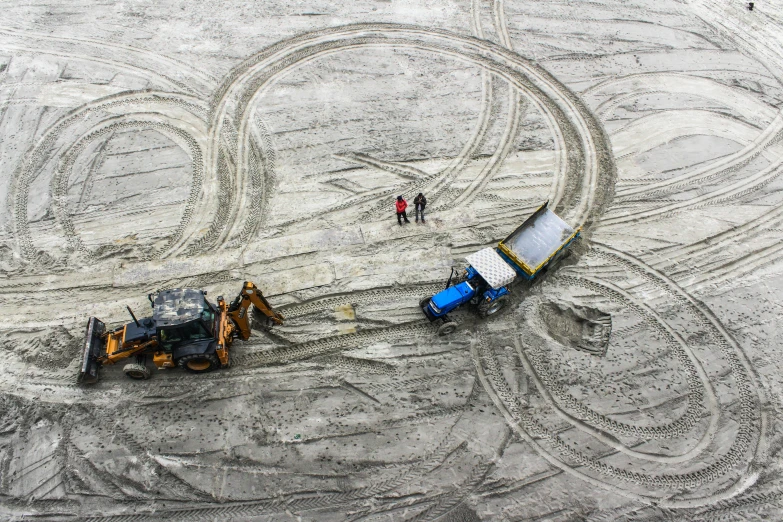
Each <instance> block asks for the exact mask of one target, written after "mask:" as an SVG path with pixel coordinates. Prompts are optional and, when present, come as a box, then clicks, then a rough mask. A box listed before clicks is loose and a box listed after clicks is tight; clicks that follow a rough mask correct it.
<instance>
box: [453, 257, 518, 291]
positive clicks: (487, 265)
mask: <svg viewBox="0 0 783 522" xmlns="http://www.w3.org/2000/svg"><path fill="white" fill-rule="evenodd" d="M465 259H467V260H468V263H470V266H472V267H473V268H475V269H476V271H478V273H479V274H481V277H483V278H484V281H486V282H487V284H489V286H491V287H492V288H500V287H501V286H506V285H507V284H510V283H511V282H512V281H513V280H514V278H516V277H517V273H516V271H515V270H514V269H513V268H511V267H510V266H508V263H506V262H505V261H504V260H503V258H502V257H500V255H499V254H498V253H497V252H495V249H494V248H485V249H483V250H479V251H478V252H476V253H474V254H470V255H469V256H467V257H466V258H465Z"/></svg>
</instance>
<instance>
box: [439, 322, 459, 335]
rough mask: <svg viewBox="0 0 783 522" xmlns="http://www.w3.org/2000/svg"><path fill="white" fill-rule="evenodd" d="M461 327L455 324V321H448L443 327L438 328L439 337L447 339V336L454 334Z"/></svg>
mask: <svg viewBox="0 0 783 522" xmlns="http://www.w3.org/2000/svg"><path fill="white" fill-rule="evenodd" d="M458 326H459V325H458V324H457V323H455V322H454V321H446V322H445V323H443V324H442V325H440V326H439V327H438V335H440V336H441V337H446V336H447V335H451V334H453V333H454V332H455V331H456V330H457V327H458Z"/></svg>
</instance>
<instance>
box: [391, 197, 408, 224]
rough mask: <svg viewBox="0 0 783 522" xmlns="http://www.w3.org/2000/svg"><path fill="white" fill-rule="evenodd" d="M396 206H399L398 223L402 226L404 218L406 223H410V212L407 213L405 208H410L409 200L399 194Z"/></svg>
mask: <svg viewBox="0 0 783 522" xmlns="http://www.w3.org/2000/svg"><path fill="white" fill-rule="evenodd" d="M394 206H395V207H396V208H397V223H399V224H400V226H402V220H403V218H404V219H405V222H406V223H410V221H408V214H406V213H405V209H406V208H408V202H407V201H405V200H404V199H402V196H397V201H395V202H394Z"/></svg>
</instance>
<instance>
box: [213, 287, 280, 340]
mask: <svg viewBox="0 0 783 522" xmlns="http://www.w3.org/2000/svg"><path fill="white" fill-rule="evenodd" d="M251 304H252V305H253V306H255V307H256V310H258V311H259V312H260V313H262V314H264V315H265V316H266V318H267V324H268V325H269V326H272V325H276V324H283V320H284V319H285V317H283V315H282V314H280V313H279V312H277V311H275V310H274V308H272V305H270V304H269V301H267V300H266V298H265V297H264V294H262V293H261V290H259V289H258V287H257V286H256V285H254V284H253V283H251V282H249V281H245V284H244V285H243V286H242V290H241V291H240V292H239V295H238V296H237V297H236V299H235V300H234V302H233V303H231V306H228V308H227V310H226V315H227V317H228V318H230V319H231V320H232V322H233V323H234V325H235V326H236V329H237V335H238V336H239V338H240V339H242V340H243V341H247V340H248V339H249V338H250V318H249V317H248V313H247V312H248V309H249V308H250V305H251Z"/></svg>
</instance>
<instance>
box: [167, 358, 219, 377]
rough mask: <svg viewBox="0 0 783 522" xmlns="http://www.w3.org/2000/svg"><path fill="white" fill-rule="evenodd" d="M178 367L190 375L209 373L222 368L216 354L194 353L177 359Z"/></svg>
mask: <svg viewBox="0 0 783 522" xmlns="http://www.w3.org/2000/svg"><path fill="white" fill-rule="evenodd" d="M177 365H178V366H179V367H180V368H182V369H183V370H187V371H189V372H190V373H207V372H211V371H212V370H214V369H216V368H220V361H219V360H218V358H217V356H216V355H215V354H214V353H194V354H190V355H185V356H183V357H180V358H179V359H177Z"/></svg>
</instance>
